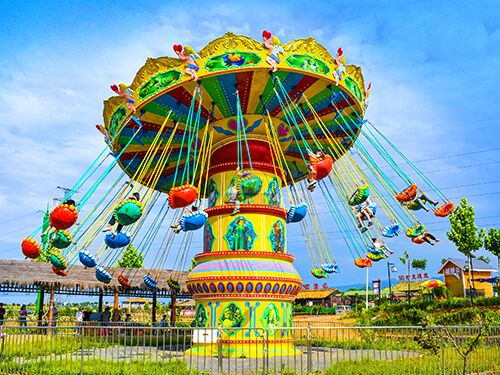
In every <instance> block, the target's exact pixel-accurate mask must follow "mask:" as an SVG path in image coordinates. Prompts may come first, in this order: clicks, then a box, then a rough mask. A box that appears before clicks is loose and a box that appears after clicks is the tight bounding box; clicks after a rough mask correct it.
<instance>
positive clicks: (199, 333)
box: [0, 325, 500, 375]
mask: <svg viewBox="0 0 500 375" xmlns="http://www.w3.org/2000/svg"><path fill="white" fill-rule="evenodd" d="M479 334H480V337H479V339H477V340H476V341H475V339H476V337H477V336H478V335H479ZM235 337H243V338H248V340H236V341H231V340H234V338H235ZM470 346H472V347H473V350H472V351H471V353H470V354H469V355H467V363H466V369H465V373H467V374H478V373H480V374H495V373H498V371H500V361H499V359H500V327H493V328H489V329H481V328H480V327H429V328H422V327H311V326H308V327H293V328H290V327H284V328H273V329H268V330H266V331H264V330H262V329H250V328H249V329H234V330H231V329H223V328H221V327H219V328H217V329H213V330H212V329H203V328H182V327H139V326H127V325H122V326H114V325H113V326H107V325H106V326H105V325H100V326H96V325H94V326H88V325H75V326H72V327H68V326H64V327H47V326H43V327H37V326H30V327H19V326H18V327H15V326H9V327H3V330H2V337H1V348H0V356H1V359H0V373H1V374H134V375H140V374H148V375H152V374H179V375H181V374H182V375H188V374H193V375H194V374H198V375H202V374H207V375H211V374H224V375H226V374H227V375H229V374H238V375H245V374H256V375H257V374H259V375H264V374H265V375H267V374H281V375H293V374H297V375H298V374H301V375H302V374H316V375H319V374H328V375H334V374H342V375H348V374H363V375H369V374H398V375H402V374H422V375H432V374H440V375H441V374H448V375H452V374H463V373H464V359H463V357H462V356H461V354H460V353H459V351H460V352H461V353H462V354H463V353H465V352H466V351H467V349H468V348H469V347H470ZM193 348H197V349H193ZM254 357H255V358H254Z"/></svg>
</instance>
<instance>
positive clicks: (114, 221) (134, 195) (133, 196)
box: [102, 192, 141, 236]
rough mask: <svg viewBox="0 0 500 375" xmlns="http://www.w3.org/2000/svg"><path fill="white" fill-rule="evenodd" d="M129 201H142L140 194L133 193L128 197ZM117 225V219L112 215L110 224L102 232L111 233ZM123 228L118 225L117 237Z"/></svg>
mask: <svg viewBox="0 0 500 375" xmlns="http://www.w3.org/2000/svg"><path fill="white" fill-rule="evenodd" d="M128 199H131V200H134V201H139V200H140V199H141V196H140V195H139V193H138V192H135V193H133V194H132V195H131V196H130V197H128ZM115 224H116V219H115V215H114V214H113V215H111V219H109V221H108V224H107V225H106V227H105V228H104V229H103V230H102V231H103V232H110V231H111V230H112V229H113V226H114V225H115ZM122 228H123V225H122V224H120V223H118V225H117V226H116V231H115V236H116V235H117V234H118V233H120V231H121V230H122Z"/></svg>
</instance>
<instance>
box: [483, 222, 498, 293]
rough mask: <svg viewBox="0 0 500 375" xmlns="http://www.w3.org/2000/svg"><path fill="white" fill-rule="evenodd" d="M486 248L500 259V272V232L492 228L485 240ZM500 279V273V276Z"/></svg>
mask: <svg viewBox="0 0 500 375" xmlns="http://www.w3.org/2000/svg"><path fill="white" fill-rule="evenodd" d="M484 248H485V249H486V250H488V251H489V252H490V253H492V254H493V255H495V256H496V257H497V258H498V271H499V272H500V230H499V229H495V228H490V230H489V231H488V234H487V235H486V237H485V238H484ZM498 275H499V278H500V273H499V274H498ZM499 286H500V282H497V293H498V292H500V288H499Z"/></svg>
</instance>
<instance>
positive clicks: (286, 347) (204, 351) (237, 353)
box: [184, 342, 302, 358]
mask: <svg viewBox="0 0 500 375" xmlns="http://www.w3.org/2000/svg"><path fill="white" fill-rule="evenodd" d="M264 349H265V345H264V342H257V343H251V344H232V345H228V344H223V345H222V349H221V350H222V356H223V357H225V358H263V357H264ZM184 355H185V356H204V357H206V356H208V357H217V356H218V355H219V346H218V344H217V343H214V344H195V346H193V347H192V348H191V349H188V350H186V351H185V352H184ZM298 355H302V352H301V351H300V350H299V349H297V348H296V347H295V345H293V343H291V342H290V343H280V344H273V343H269V344H268V356H269V357H292V356H298Z"/></svg>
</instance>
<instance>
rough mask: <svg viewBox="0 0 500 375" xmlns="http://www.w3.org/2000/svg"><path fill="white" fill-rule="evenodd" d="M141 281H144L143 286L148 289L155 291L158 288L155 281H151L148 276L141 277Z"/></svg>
mask: <svg viewBox="0 0 500 375" xmlns="http://www.w3.org/2000/svg"><path fill="white" fill-rule="evenodd" d="M143 280H144V284H146V286H147V287H148V288H150V289H157V288H158V286H157V284H156V280H155V279H153V278H152V277H151V276H149V275H145V276H144V277H143Z"/></svg>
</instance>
